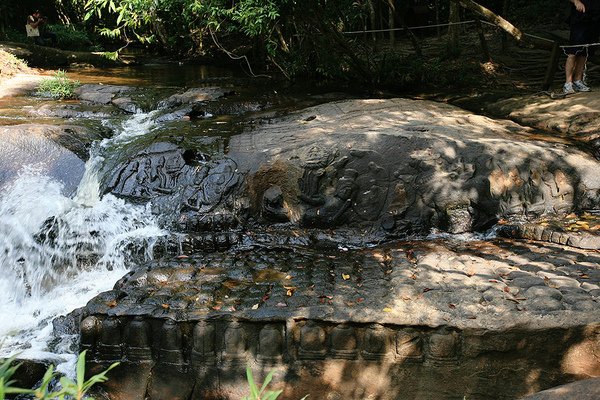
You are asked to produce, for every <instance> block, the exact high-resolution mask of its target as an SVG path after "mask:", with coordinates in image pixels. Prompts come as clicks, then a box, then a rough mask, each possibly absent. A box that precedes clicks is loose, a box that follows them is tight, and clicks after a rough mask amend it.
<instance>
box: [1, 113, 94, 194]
mask: <svg viewBox="0 0 600 400" xmlns="http://www.w3.org/2000/svg"><path fill="white" fill-rule="evenodd" d="M79 130H80V128H76V127H68V126H51V125H35V124H23V125H14V126H3V127H0V142H1V145H0V146H1V147H2V149H3V151H2V152H1V153H0V187H4V186H6V185H8V184H9V183H11V182H12V181H13V180H14V179H15V178H16V177H17V176H18V174H19V173H20V172H21V171H22V169H23V166H29V168H32V169H34V170H35V171H38V172H39V173H41V174H43V175H46V176H48V177H51V178H54V179H56V180H57V181H59V182H61V183H62V184H63V185H64V187H63V190H64V193H65V195H69V194H70V193H73V192H74V191H75V190H76V189H77V186H78V185H79V181H80V180H81V177H82V176H83V172H84V169H85V168H84V167H85V163H84V161H83V160H82V159H81V158H79V157H78V156H77V155H76V154H75V153H73V152H72V151H70V150H68V149H67V148H65V147H63V146H61V145H60V144H58V142H59V141H60V140H61V138H62V139H64V138H65V136H68V137H69V138H70V139H69V140H72V139H73V138H74V137H75V136H76V135H73V133H74V132H76V131H79ZM72 144H73V143H72Z"/></svg>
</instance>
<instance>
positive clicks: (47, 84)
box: [37, 70, 80, 99]
mask: <svg viewBox="0 0 600 400" xmlns="http://www.w3.org/2000/svg"><path fill="white" fill-rule="evenodd" d="M79 85H80V83H79V81H74V80H72V79H69V78H67V73H66V72H65V71H62V70H58V71H56V72H55V73H54V77H53V78H49V79H44V80H43V81H42V82H41V83H40V85H39V86H38V89H37V92H38V94H40V95H42V96H49V97H52V98H54V99H72V98H73V97H75V89H77V87H79Z"/></svg>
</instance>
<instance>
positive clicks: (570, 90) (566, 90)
mask: <svg viewBox="0 0 600 400" xmlns="http://www.w3.org/2000/svg"><path fill="white" fill-rule="evenodd" d="M563 93H564V94H573V93H575V89H574V88H573V82H567V83H565V85H564V86H563Z"/></svg>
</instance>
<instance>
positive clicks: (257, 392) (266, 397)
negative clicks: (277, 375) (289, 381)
mask: <svg viewBox="0 0 600 400" xmlns="http://www.w3.org/2000/svg"><path fill="white" fill-rule="evenodd" d="M246 378H247V379H248V386H249V387H250V394H249V395H248V396H245V397H243V398H242V400H275V399H277V398H278V397H279V395H280V394H281V393H282V392H283V390H277V391H271V390H267V386H269V383H271V381H272V380H273V371H271V372H269V374H268V375H267V377H266V378H265V381H264V382H263V384H262V386H261V387H260V389H259V388H258V385H257V384H256V382H255V381H254V376H253V375H252V369H251V368H250V367H246ZM307 397H308V395H306V396H304V397H303V398H302V399H300V400H305V399H306V398H307Z"/></svg>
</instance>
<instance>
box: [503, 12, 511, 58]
mask: <svg viewBox="0 0 600 400" xmlns="http://www.w3.org/2000/svg"><path fill="white" fill-rule="evenodd" d="M509 3H510V0H504V1H503V2H502V15H503V16H504V17H505V18H506V16H507V15H508V7H509ZM501 42H502V51H503V52H506V50H507V48H508V37H507V36H506V32H502V38H501Z"/></svg>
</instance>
